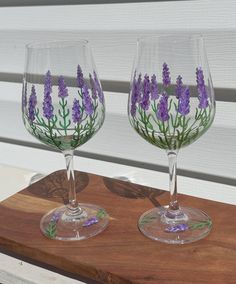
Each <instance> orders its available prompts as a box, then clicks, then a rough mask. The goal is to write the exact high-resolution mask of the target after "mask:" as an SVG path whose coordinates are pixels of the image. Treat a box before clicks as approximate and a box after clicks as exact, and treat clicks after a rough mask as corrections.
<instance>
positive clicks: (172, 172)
mask: <svg viewBox="0 0 236 284" xmlns="http://www.w3.org/2000/svg"><path fill="white" fill-rule="evenodd" d="M167 155H168V160H169V188H170V204H169V210H179V204H178V200H177V195H178V193H177V175H176V169H177V152H176V151H173V150H169V151H167Z"/></svg>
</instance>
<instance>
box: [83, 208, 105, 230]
mask: <svg viewBox="0 0 236 284" xmlns="http://www.w3.org/2000/svg"><path fill="white" fill-rule="evenodd" d="M106 216H107V212H106V211H105V210H104V209H100V210H99V211H98V212H97V214H96V216H93V217H91V218H89V219H87V220H86V221H85V222H84V224H83V227H89V226H92V225H94V224H97V223H98V222H99V221H100V220H101V219H103V218H104V217H106Z"/></svg>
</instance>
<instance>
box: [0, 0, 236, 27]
mask: <svg viewBox="0 0 236 284" xmlns="http://www.w3.org/2000/svg"><path fill="white" fill-rule="evenodd" d="M235 13H236V3H235V1H233V0H225V1H224V2H222V1H221V0H214V1H212V0H205V1H202V0H196V1H170V2H169V1H168V2H151V3H150V2H149V3H133V4H129V3H127V4H110V5H109V4H104V5H78V6H76V5H74V6H49V7H10V8H1V9H0V27H1V29H15V28H16V27H17V28H18V29H28V30H31V29H34V30H39V29H40V30H48V29H49V27H50V29H51V30H64V31H68V30H76V29H80V30H90V29H91V27H93V29H94V30H127V29H129V30H137V29H139V30H150V29H151V30H156V29H157V28H158V29H166V28H169V29H172V30H177V29H181V28H182V29H184V30H185V29H186V28H187V29H198V28H202V29H221V30H222V29H231V28H234V27H235ZM49 23H50V24H49ZM186 23H187V27H186ZM157 25H158V26H157Z"/></svg>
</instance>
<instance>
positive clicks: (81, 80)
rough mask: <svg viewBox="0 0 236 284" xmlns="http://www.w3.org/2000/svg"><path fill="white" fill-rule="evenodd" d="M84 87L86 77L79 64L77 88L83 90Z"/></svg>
mask: <svg viewBox="0 0 236 284" xmlns="http://www.w3.org/2000/svg"><path fill="white" fill-rule="evenodd" d="M83 85H84V75H83V72H82V69H81V67H80V65H79V64H78V66H77V86H78V87H79V88H82V87H83Z"/></svg>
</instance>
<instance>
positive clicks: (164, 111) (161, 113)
mask: <svg viewBox="0 0 236 284" xmlns="http://www.w3.org/2000/svg"><path fill="white" fill-rule="evenodd" d="M156 117H157V118H158V119H160V120H161V121H166V120H169V118H170V116H169V114H168V95H167V93H166V92H163V93H162V96H161V99H160V102H159V104H158V109H157V113H156Z"/></svg>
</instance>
